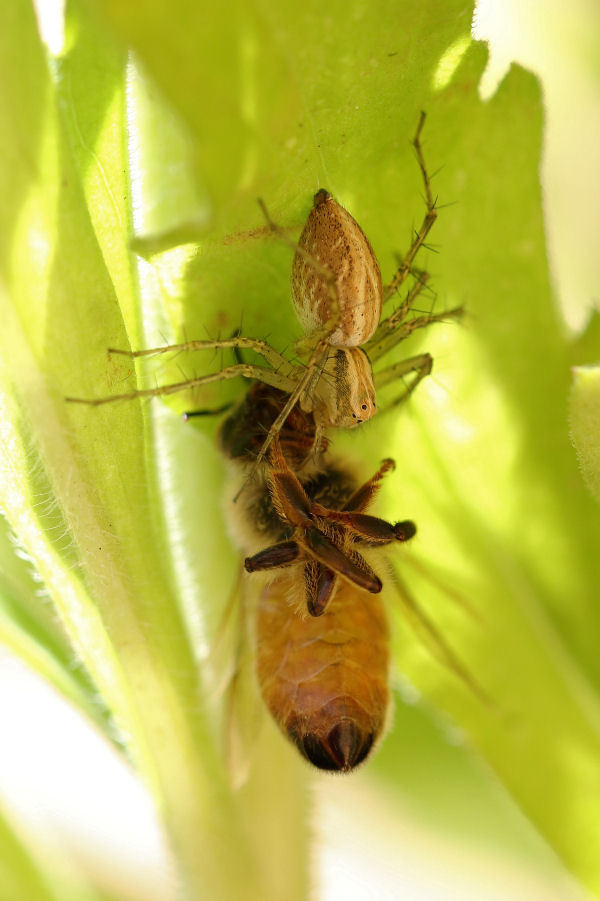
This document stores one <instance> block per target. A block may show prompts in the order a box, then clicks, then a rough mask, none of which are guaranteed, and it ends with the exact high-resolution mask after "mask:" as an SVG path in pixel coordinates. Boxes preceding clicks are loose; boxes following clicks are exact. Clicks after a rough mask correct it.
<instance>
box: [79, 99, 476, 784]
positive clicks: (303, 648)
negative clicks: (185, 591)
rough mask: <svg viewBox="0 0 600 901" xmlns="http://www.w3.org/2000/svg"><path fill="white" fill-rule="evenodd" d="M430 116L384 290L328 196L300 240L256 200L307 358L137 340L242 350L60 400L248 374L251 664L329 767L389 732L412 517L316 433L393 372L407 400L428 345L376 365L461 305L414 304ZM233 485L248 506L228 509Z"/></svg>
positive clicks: (250, 344)
mask: <svg viewBox="0 0 600 901" xmlns="http://www.w3.org/2000/svg"><path fill="white" fill-rule="evenodd" d="M424 121H425V115H424V114H422V115H421V119H420V121H419V125H418V128H417V132H416V134H415V137H414V139H413V146H414V148H415V151H416V155H417V160H418V164H419V168H420V171H421V175H422V179H423V184H424V188H425V201H426V211H425V215H424V218H423V221H422V223H421V226H420V228H419V229H418V231H416V232H415V233H414V236H413V239H412V242H411V245H410V247H409V249H408V251H407V253H406V254H405V255H404V257H403V259H402V260H401V262H400V264H399V266H398V268H397V270H396V273H395V274H394V276H393V278H392V279H391V281H390V282H389V283H388V284H387V285H385V286H384V285H383V283H382V278H381V272H380V269H379V264H378V262H377V259H376V257H375V254H374V252H373V249H372V247H371V245H370V243H369V241H368V239H367V237H366V235H365V234H364V232H363V231H362V229H361V228H360V226H359V225H358V223H357V222H356V221H355V219H354V218H353V217H352V216H351V215H350V213H349V212H348V211H347V210H345V209H344V208H343V207H342V206H341V205H340V204H339V203H338V202H337V201H336V200H334V198H333V197H332V195H331V194H330V193H329V192H327V191H325V190H320V191H318V192H317V193H316V194H315V196H314V200H313V207H312V209H311V211H310V213H309V215H308V218H307V220H306V224H305V226H304V229H303V231H302V234H301V236H300V238H299V241H298V242H297V243H296V242H294V241H292V240H291V239H290V238H289V237H288V235H287V233H286V232H285V231H284V230H283V229H282V228H280V227H279V226H278V225H277V224H276V223H275V222H274V221H273V220H272V219H271V217H270V215H269V213H268V211H267V209H266V207H265V205H264V203H262V201H259V203H260V206H261V208H262V210H263V213H264V216H265V218H266V221H267V226H268V229H269V230H271V231H272V232H274V233H275V234H277V235H279V236H280V238H281V239H283V240H284V241H286V242H288V243H289V244H291V246H292V247H293V248H294V251H295V253H294V259H293V263H292V272H291V289H292V301H293V305H294V309H295V310H296V313H297V315H298V318H299V320H300V323H301V325H302V327H303V329H304V332H305V334H304V336H303V337H302V338H301V339H300V340H299V341H298V342H296V344H295V346H294V351H295V355H296V357H297V358H299V360H300V362H292V361H290V360H288V359H287V358H286V357H285V356H284V355H283V354H282V353H280V352H279V351H278V350H276V349H275V348H274V347H272V346H271V345H270V344H268V343H267V342H266V341H264V340H262V339H258V338H250V337H245V336H241V335H237V334H236V335H234V336H233V337H231V338H228V339H220V340H214V341H211V340H208V341H204V340H203V341H186V342H184V343H181V344H174V345H169V346H166V347H160V348H151V349H146V350H134V351H131V350H115V349H111V351H110V352H111V353H116V354H124V355H126V356H129V357H132V358H138V357H144V356H150V355H157V354H164V353H171V352H180V351H195V350H207V349H215V348H220V349H227V348H230V349H233V350H234V352H235V353H236V354H237V360H236V362H235V363H234V364H232V365H230V366H226V367H224V368H222V369H221V370H219V371H218V372H213V373H209V374H206V375H203V376H200V377H197V378H192V379H187V380H184V381H181V382H176V383H173V384H168V385H162V386H158V387H153V388H147V389H138V390H133V391H130V392H127V393H123V394H117V395H111V396H107V397H98V398H75V397H70V398H67V400H69V401H71V402H76V403H84V404H89V405H92V406H97V405H99V404H104V403H109V402H114V401H118V400H132V399H135V398H144V397H154V396H167V395H171V394H175V393H177V392H181V391H187V390H189V389H193V388H196V387H199V386H202V385H206V384H210V383H214V382H218V381H223V380H228V379H234V378H237V377H243V378H246V379H249V380H252V381H254V383H255V384H254V386H253V387H252V388H251V389H250V391H249V392H248V393H247V395H246V397H245V398H244V399H243V400H242V402H241V404H240V405H239V406H238V407H237V408H236V410H235V411H234V412H233V413H232V414H230V415H229V416H228V417H227V418H226V420H225V422H224V423H223V425H222V428H221V432H220V436H221V437H220V440H221V446H222V449H223V451H224V454H225V457H226V459H227V460H228V461H229V463H230V465H231V468H232V475H233V478H234V480H235V484H236V493H235V494H234V496H233V498H232V506H231V508H230V521H231V525H232V531H234V533H235V539H236V541H237V544H238V546H239V547H240V548H241V549H242V551H243V553H244V554H245V555H246V557H245V568H246V570H247V571H248V572H249V573H253V574H256V573H257V572H263V574H266V575H263V578H264V579H266V582H265V584H264V586H263V588H262V591H261V592H260V597H259V600H258V605H257V609H256V648H257V673H258V679H259V683H260V687H261V692H262V695H263V698H264V701H265V703H266V706H267V707H268V709H269V710H270V711H271V714H272V715H273V717H274V718H275V720H276V721H277V723H278V724H279V725H280V727H281V728H282V730H283V731H284V732H285V733H286V734H287V735H288V736H289V737H290V738H291V739H292V740H293V741H294V743H295V744H296V746H297V747H298V748H299V750H300V751H301V753H302V754H303V755H304V756H305V757H306V758H308V759H309V760H310V761H312V763H314V764H315V765H316V766H317V767H320V768H322V769H334V770H343V771H348V770H351V769H353V768H354V767H355V766H356V765H357V764H359V763H360V762H361V761H362V760H364V759H365V758H366V756H367V755H368V754H369V752H370V750H371V748H372V747H373V745H374V744H375V743H376V741H377V739H378V738H379V737H380V736H381V734H382V731H383V727H384V723H385V718H386V711H387V709H388V706H389V687H388V667H389V651H388V625H387V617H386V613H385V610H384V607H383V603H382V600H381V593H382V588H383V584H384V578H385V579H386V580H387V573H386V572H384V570H385V562H383V561H381V559H380V549H381V548H382V547H385V546H386V545H391V544H393V543H394V542H405V541H407V540H409V539H410V538H411V537H412V536H413V535H414V534H415V531H416V528H415V526H414V524H413V523H412V521H410V520H404V521H401V522H398V523H395V524H393V523H389V522H387V521H385V520H383V519H380V518H378V517H376V516H373V515H371V514H370V513H367V512H365V511H366V510H367V508H368V507H369V506H370V504H371V502H372V500H373V499H374V497H375V495H376V493H377V490H378V488H379V484H380V482H381V480H382V478H383V477H384V476H385V474H386V473H387V472H389V471H390V470H391V469H392V468H393V465H394V464H393V461H391V460H386V461H384V462H383V463H382V464H381V466H380V468H379V469H378V470H377V472H376V473H375V474H374V475H373V476H372V477H371V478H370V479H368V480H367V481H364V482H363V481H361V479H360V478H359V477H358V476H357V474H356V472H354V471H353V469H352V467H350V466H349V465H348V464H347V463H343V462H341V461H340V460H335V459H333V458H332V457H331V456H330V455H329V454H328V450H327V438H326V437H325V433H326V431H327V429H330V428H353V427H355V426H357V425H359V424H360V423H362V422H364V421H366V420H368V419H370V418H371V417H372V416H373V415H374V414H375V412H376V410H377V392H378V391H379V389H380V388H381V387H383V386H385V385H388V384H391V383H392V382H394V381H396V380H402V382H403V387H402V389H401V391H400V393H399V395H398V397H397V398H396V400H395V401H394V402H393V403H392V404H390V406H394V405H395V404H398V403H400V402H401V401H404V400H405V399H406V398H408V397H409V396H410V395H411V394H412V392H413V391H414V389H415V388H416V386H417V385H418V384H419V382H420V381H421V380H422V379H423V378H424V377H425V376H426V375H427V374H428V373H429V372H430V371H431V367H432V358H431V356H430V355H429V354H428V353H424V354H420V355H418V356H414V357H410V358H408V359H405V360H401V361H399V362H396V363H394V364H392V365H390V366H388V367H387V368H384V369H382V370H379V371H378V372H376V373H374V372H373V369H372V363H374V362H376V361H378V360H379V359H380V358H381V357H383V356H384V355H385V354H387V353H388V352H390V351H391V350H392V349H393V348H395V347H396V346H397V345H398V343H399V342H401V341H402V340H403V339H404V338H406V337H408V336H409V335H410V334H411V333H412V332H413V331H415V330H416V329H419V328H422V327H425V326H428V325H430V324H431V323H434V322H440V321H445V320H447V319H448V318H450V317H457V316H459V315H460V314H461V312H462V310H461V309H460V308H456V309H453V310H449V311H446V312H443V313H439V314H434V313H428V314H418V315H417V314H416V313H415V309H414V304H415V300H416V298H417V297H418V296H419V294H420V293H421V292H422V291H423V289H424V288H425V287H426V285H427V282H428V274H427V273H426V272H424V271H423V270H420V269H417V268H415V265H414V262H415V258H416V256H417V254H418V252H419V251H420V249H421V248H422V247H423V245H424V244H425V241H426V239H427V235H428V234H429V231H430V229H431V227H432V226H433V223H434V222H435V220H436V217H437V210H436V202H435V200H434V198H433V195H432V192H431V186H430V181H429V177H428V175H427V170H426V167H425V162H424V158H423V153H422V148H421V143H420V135H421V131H422V128H423V124H424ZM405 283H406V284H407V286H408V289H407V292H406V295H405V297H404V298H403V300H402V301H401V303H400V304H399V306H398V307H397V308H396V310H395V311H393V312H391V313H390V315H389V316H387V317H386V318H383V319H382V318H381V317H382V311H383V308H384V305H385V303H387V302H388V301H389V300H390V299H391V298H392V297H393V296H395V295H396V293H397V292H398V291H399V289H400V288H401V287H402V286H403V285H404V284H405ZM245 349H248V350H251V351H253V352H254V353H255V354H256V355H258V356H259V357H260V358H261V359H262V361H263V362H262V363H261V364H258V363H254V362H247V361H245V360H243V359H242V358H241V357H240V356H239V355H240V353H241V351H243V350H245ZM242 490H244V492H245V496H244V500H243V503H240V504H238V505H236V507H233V504H234V503H235V502H236V501H237V500H238V499H239V497H240V495H241V493H242ZM382 572H383V576H384V578H382ZM252 578H253V579H255V581H256V580H257V579H258V578H259V577H258V576H256V575H253V576H252ZM291 607H295V608H296V609H295V610H292V609H290V608H291ZM414 610H416V607H414V605H413V612H414ZM421 621H422V625H423V626H424V629H425V632H426V633H427V634H428V635H429V636H430V638H432V644H433V646H434V647H435V649H436V651H437V652H438V656H440V658H442V659H444V660H445V661H446V662H449V664H450V665H451V666H453V668H454V669H455V670H456V671H457V672H458V673H459V674H461V673H460V669H459V667H458V666H454V658H453V657H452V655H451V653H450V652H449V650H448V649H447V647H446V646H445V644H444V642H443V640H442V639H441V638H440V636H438V635H437V633H436V632H435V630H434V629H433V628H432V627H431V625H430V624H429V623H428V622H427V621H426V619H425V618H423V617H421ZM467 681H468V680H467Z"/></svg>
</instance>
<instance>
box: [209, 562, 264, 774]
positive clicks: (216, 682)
mask: <svg viewBox="0 0 600 901" xmlns="http://www.w3.org/2000/svg"><path fill="white" fill-rule="evenodd" d="M248 588H249V586H248V583H247V582H246V581H245V580H243V578H242V569H241V567H240V571H239V573H238V576H237V579H236V581H235V584H234V586H233V588H232V592H231V595H230V598H229V600H228V602H227V604H226V606H225V609H224V611H223V614H222V616H221V620H220V622H219V626H218V628H217V630H216V634H215V637H214V640H213V642H212V646H211V649H210V653H209V655H208V659H207V661H206V668H205V672H206V674H207V676H206V678H205V684H206V686H207V690H208V694H209V696H210V697H211V698H212V701H213V709H214V714H215V718H216V719H217V720H218V721H219V731H220V733H221V736H222V744H223V753H224V755H225V759H226V761H227V768H228V770H229V774H230V778H231V783H232V785H233V787H234V788H236V789H237V788H240V787H241V786H242V785H243V784H244V782H245V781H246V779H247V777H248V773H249V770H250V763H251V757H252V749H253V747H254V746H255V745H256V739H257V736H258V731H259V729H260V723H261V718H262V714H263V706H262V701H261V698H260V692H259V688H258V683H257V679H256V672H255V650H254V648H255V642H254V634H253V633H254V628H253V610H254V609H255V606H256V605H255V603H253V600H254V598H252V597H251V593H252V588H251V587H250V592H249V591H248Z"/></svg>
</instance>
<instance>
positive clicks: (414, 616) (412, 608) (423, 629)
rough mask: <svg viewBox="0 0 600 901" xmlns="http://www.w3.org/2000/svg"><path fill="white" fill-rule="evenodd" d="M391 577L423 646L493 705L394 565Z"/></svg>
mask: <svg viewBox="0 0 600 901" xmlns="http://www.w3.org/2000/svg"><path fill="white" fill-rule="evenodd" d="M403 562H406V561H403ZM419 571H420V572H421V574H423V575H424V576H425V577H426V578H428V573H427V571H426V570H425V569H424V568H421V567H420V566H419ZM392 581H393V583H394V586H395V588H396V594H397V596H398V598H399V600H400V604H401V606H402V612H403V614H404V616H405V617H406V619H407V621H408V623H409V625H410V626H411V628H412V629H413V631H414V633H415V635H416V636H417V638H418V639H419V640H420V641H421V642H422V644H423V645H424V647H426V648H427V650H428V651H429V653H430V654H431V655H432V656H433V657H435V658H436V660H438V661H439V662H440V663H441V664H442V666H445V667H446V669H448V670H450V672H452V673H454V675H455V676H457V677H458V678H459V679H460V680H461V681H462V682H463V683H464V684H465V685H466V686H467V688H469V689H470V691H472V692H473V694H474V695H475V696H476V697H477V698H479V700H480V701H482V702H483V703H484V704H485V705H486V707H494V706H495V705H494V703H493V701H492V700H491V699H490V698H489V696H488V695H487V694H486V692H485V691H484V689H483V688H482V687H481V686H480V685H479V683H478V682H477V680H476V679H475V678H474V676H473V675H472V674H471V673H470V672H469V670H468V669H467V668H466V667H465V666H464V664H463V663H462V661H461V660H460V658H459V657H458V656H457V655H456V654H455V652H454V651H453V650H452V648H451V647H450V645H449V644H448V642H447V641H446V639H445V638H444V636H443V635H442V633H441V632H440V631H439V629H438V628H437V626H436V625H435V623H434V622H433V621H432V620H431V619H430V617H429V616H428V615H427V613H426V612H425V611H424V610H423V608H422V607H421V606H420V605H419V603H418V602H417V600H416V598H415V597H414V595H413V594H412V593H411V592H410V591H409V589H408V586H407V584H406V582H405V581H404V579H403V578H402V577H401V576H400V574H399V573H398V569H397V567H394V568H393V578H392ZM433 581H434V583H435V584H437V585H438V587H440V584H441V583H439V582H438V581H436V580H435V579H434V580H433ZM463 607H464V609H466V610H468V611H469V613H471V614H472V615H473V616H475V614H474V612H473V611H472V608H470V606H469V607H467V606H466V605H463Z"/></svg>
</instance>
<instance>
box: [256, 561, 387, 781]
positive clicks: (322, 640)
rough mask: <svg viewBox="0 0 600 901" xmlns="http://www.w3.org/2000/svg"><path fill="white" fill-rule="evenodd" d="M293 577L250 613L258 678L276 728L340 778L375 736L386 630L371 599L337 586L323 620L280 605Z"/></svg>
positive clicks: (381, 717)
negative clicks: (254, 625)
mask: <svg viewBox="0 0 600 901" xmlns="http://www.w3.org/2000/svg"><path fill="white" fill-rule="evenodd" d="M293 579H294V575H293V573H290V574H289V575H286V576H282V577H280V578H278V579H276V580H275V581H274V582H272V583H271V584H270V585H269V586H268V587H267V588H266V589H265V590H264V592H263V595H262V597H261V599H260V602H259V608H258V613H257V639H258V642H257V644H258V659H257V669H258V679H259V683H260V687H261V692H262V695H263V698H264V701H265V703H266V705H267V707H268V708H269V710H270V711H271V714H272V715H273V717H274V718H275V720H276V722H277V723H278V725H279V727H280V728H281V729H282V731H283V732H284V733H285V734H286V735H287V737H288V738H289V739H290V740H291V741H293V742H294V744H295V745H296V747H297V748H298V749H299V750H300V752H301V753H302V754H303V755H304V756H305V757H306V758H307V759H308V760H310V761H311V763H313V764H314V765H315V766H317V767H319V768H320V769H326V770H342V771H348V770H351V769H353V767H355V766H356V765H357V764H359V763H360V762H361V761H363V760H364V759H365V758H366V757H367V755H368V754H369V752H370V750H371V748H372V747H373V745H374V744H375V742H376V741H377V739H378V737H379V735H380V734H381V732H382V731H383V727H384V724H385V719H386V712H387V708H388V703H389V690H388V629H387V621H386V617H385V614H384V610H383V605H382V602H381V600H380V597H379V596H375V595H369V594H367V592H364V591H361V590H360V589H358V588H356V587H355V586H353V585H351V584H349V583H346V582H343V583H342V584H340V586H339V588H338V590H337V592H336V594H335V596H334V598H333V600H332V601H331V603H330V605H329V607H328V608H327V610H326V612H325V614H324V615H323V616H322V617H319V618H318V619H315V618H314V617H303V616H301V615H298V614H297V613H295V612H294V611H292V610H290V607H289V605H288V603H287V601H286V598H287V597H289V589H290V584H291V583H293Z"/></svg>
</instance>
